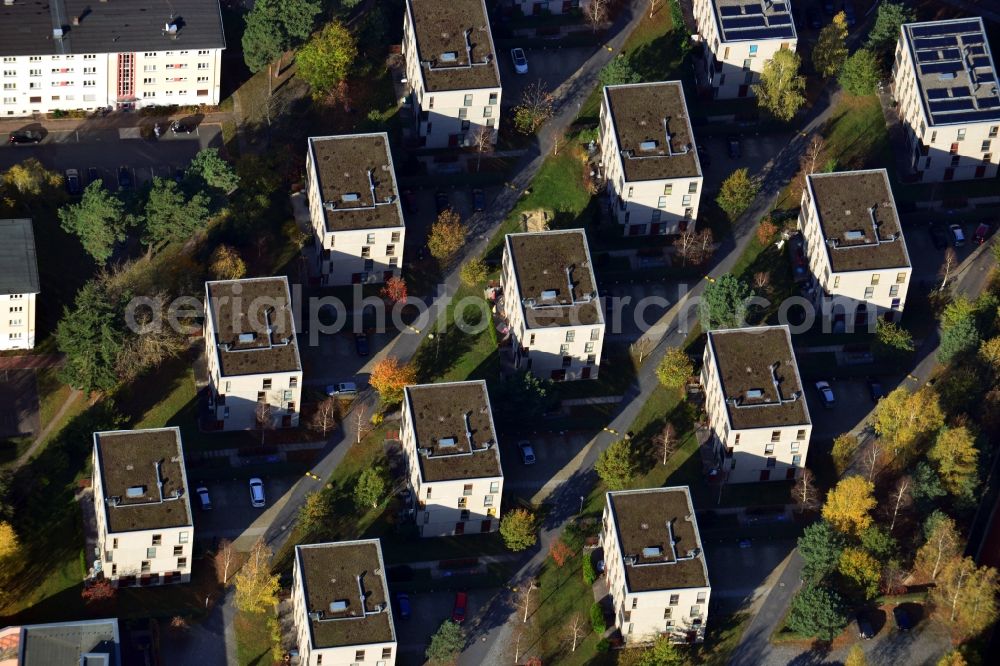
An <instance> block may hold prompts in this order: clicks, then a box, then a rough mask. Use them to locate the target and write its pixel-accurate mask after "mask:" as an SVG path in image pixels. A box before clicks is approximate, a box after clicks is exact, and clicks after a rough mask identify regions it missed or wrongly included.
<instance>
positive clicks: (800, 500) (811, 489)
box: [792, 468, 820, 511]
mask: <svg viewBox="0 0 1000 666" xmlns="http://www.w3.org/2000/svg"><path fill="white" fill-rule="evenodd" d="M792 499H793V500H794V501H795V503H796V504H798V505H799V511H811V510H813V509H816V508H819V506H820V501H819V489H817V488H816V481H815V477H813V473H812V472H811V471H810V470H809V469H808V468H803V469H802V474H800V475H799V478H798V479H796V480H795V485H794V486H792Z"/></svg>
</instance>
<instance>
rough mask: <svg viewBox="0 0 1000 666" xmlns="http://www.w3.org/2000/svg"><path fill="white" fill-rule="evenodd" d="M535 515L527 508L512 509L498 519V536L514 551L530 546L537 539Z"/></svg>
mask: <svg viewBox="0 0 1000 666" xmlns="http://www.w3.org/2000/svg"><path fill="white" fill-rule="evenodd" d="M536 529H537V528H536V525H535V516H534V514H532V513H531V512H530V511H528V510H527V509H514V510H513V511H508V512H507V513H505V514H504V516H503V518H501V519H500V536H502V537H503V542H504V544H505V545H506V546H507V547H508V548H510V549H511V550H512V551H514V552H515V553H517V552H520V551H522V550H525V549H527V548H531V547H532V546H534V545H535V543H536V542H537V541H538V534H536Z"/></svg>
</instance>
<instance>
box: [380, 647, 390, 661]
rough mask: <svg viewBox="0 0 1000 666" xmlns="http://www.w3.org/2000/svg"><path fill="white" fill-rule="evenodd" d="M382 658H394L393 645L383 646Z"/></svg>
mask: <svg viewBox="0 0 1000 666" xmlns="http://www.w3.org/2000/svg"><path fill="white" fill-rule="evenodd" d="M382 658H383V659H392V648H391V647H386V648H382Z"/></svg>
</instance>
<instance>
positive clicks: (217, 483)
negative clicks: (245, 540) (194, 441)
mask: <svg viewBox="0 0 1000 666" xmlns="http://www.w3.org/2000/svg"><path fill="white" fill-rule="evenodd" d="M261 480H262V481H263V482H264V497H265V499H266V501H267V506H266V507H265V508H263V509H255V508H254V507H252V506H251V505H250V486H249V482H248V480H247V479H225V480H214V481H206V482H203V481H201V480H199V479H198V472H197V470H195V471H192V472H190V473H189V477H188V481H189V483H190V485H191V487H192V488H198V487H199V486H201V485H203V484H204V486H205V487H206V488H208V494H209V496H210V497H211V498H212V510H211V511H203V510H202V509H201V507H200V503H199V501H198V498H197V497H192V502H191V511H192V512H193V513H194V522H195V528H196V529H195V534H196V535H197V538H198V539H209V540H210V539H235V538H236V537H238V536H240V535H241V534H243V533H244V532H245V531H246V530H247V528H248V527H250V525H252V524H253V522H254V521H255V520H257V518H259V517H260V515H261V514H262V513H264V511H266V510H267V508H270V507H271V506H272V505H273V504H274V503H275V502H277V501H279V500H280V499H281V498H282V496H283V495H284V494H285V493H286V492H288V491H289V490H290V489H291V487H292V485H293V484H294V483H295V482H296V481H297V480H298V479H297V477H286V476H277V477H262V478H261ZM261 532H263V530H261ZM247 536H248V537H252V538H256V537H257V536H259V534H256V533H253V531H252V530H251V532H250V533H248V534H247ZM249 546H250V544H246V547H247V548H249Z"/></svg>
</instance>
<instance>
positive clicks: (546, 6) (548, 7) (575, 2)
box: [511, 0, 590, 16]
mask: <svg viewBox="0 0 1000 666" xmlns="http://www.w3.org/2000/svg"><path fill="white" fill-rule="evenodd" d="M511 2H512V4H513V5H515V6H516V7H517V8H518V9H520V10H521V13H522V14H524V15H525V16H545V15H548V14H567V13H569V12H572V11H579V10H581V9H586V8H587V5H589V4H590V2H589V0H511Z"/></svg>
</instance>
